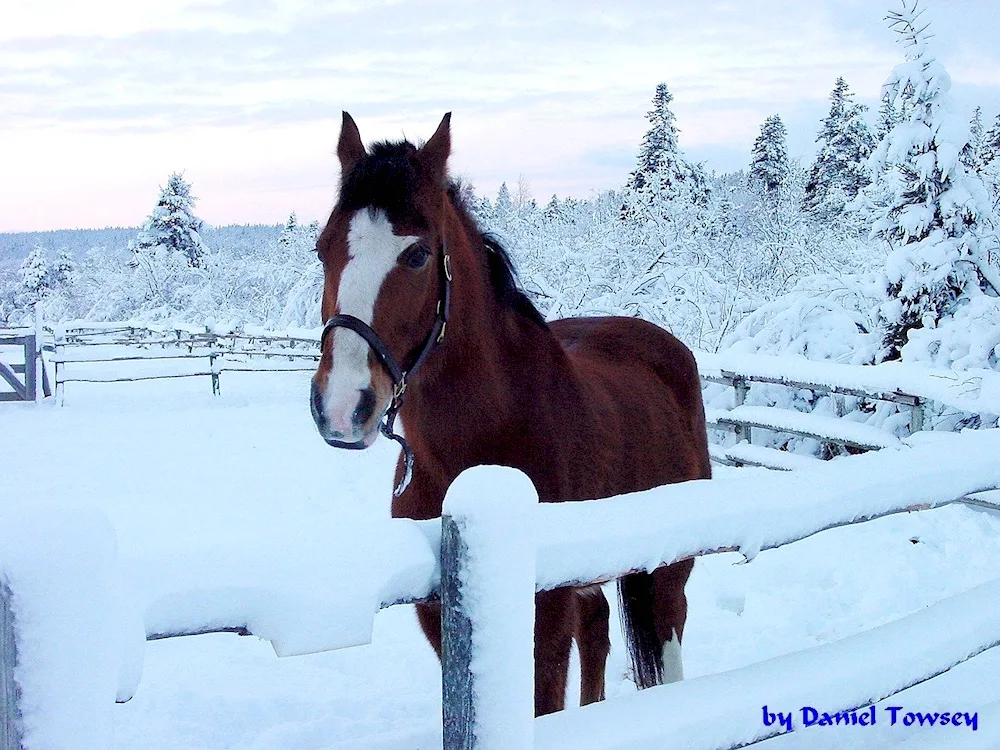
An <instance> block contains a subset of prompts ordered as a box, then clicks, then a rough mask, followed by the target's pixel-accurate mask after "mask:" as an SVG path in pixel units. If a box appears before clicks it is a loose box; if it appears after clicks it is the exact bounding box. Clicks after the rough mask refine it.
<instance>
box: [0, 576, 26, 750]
mask: <svg viewBox="0 0 1000 750" xmlns="http://www.w3.org/2000/svg"><path fill="white" fill-rule="evenodd" d="M16 664H17V639H16V637H15V634H14V612H13V609H12V608H11V593H10V586H8V584H7V581H6V580H4V579H3V578H2V577H0V750H20V747H21V715H20V711H19V709H18V692H19V691H18V689H17V684H16V683H15V682H14V666H15V665H16Z"/></svg>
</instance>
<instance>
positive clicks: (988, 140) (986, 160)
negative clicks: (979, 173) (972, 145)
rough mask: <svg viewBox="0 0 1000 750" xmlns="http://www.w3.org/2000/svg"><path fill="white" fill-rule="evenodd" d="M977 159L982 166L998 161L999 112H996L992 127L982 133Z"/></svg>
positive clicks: (999, 142) (999, 155)
mask: <svg viewBox="0 0 1000 750" xmlns="http://www.w3.org/2000/svg"><path fill="white" fill-rule="evenodd" d="M978 160H979V163H980V164H981V165H982V166H983V167H987V166H990V165H992V164H993V163H994V162H998V161H1000V113H998V114H997V119H996V121H995V122H994V123H993V127H991V128H990V129H989V130H987V131H986V132H985V133H983V136H982V138H981V139H980V141H979V155H978ZM998 166H1000V164H998Z"/></svg>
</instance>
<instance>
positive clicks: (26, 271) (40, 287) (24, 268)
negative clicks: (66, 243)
mask: <svg viewBox="0 0 1000 750" xmlns="http://www.w3.org/2000/svg"><path fill="white" fill-rule="evenodd" d="M20 276H21V290H22V292H23V294H24V295H25V301H26V302H27V303H28V304H29V305H32V304H34V303H35V302H38V301H39V300H40V299H42V297H44V296H45V295H46V294H48V292H49V290H50V289H51V288H52V274H51V272H50V271H49V264H48V261H46V260H45V253H44V251H43V250H42V248H40V247H36V248H35V249H34V250H32V251H31V252H30V253H28V257H27V258H25V259H24V261H23V262H22V263H21V268H20Z"/></svg>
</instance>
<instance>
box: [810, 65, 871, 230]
mask: <svg viewBox="0 0 1000 750" xmlns="http://www.w3.org/2000/svg"><path fill="white" fill-rule="evenodd" d="M864 112H865V108H864V106H863V105H860V104H856V103H855V102H854V101H853V100H852V94H851V92H850V89H849V88H848V86H847V82H846V81H844V79H843V78H838V79H837V82H836V83H835V84H834V87H833V91H832V92H831V94H830V113H829V114H828V115H827V116H826V119H824V120H823V127H822V128H821V129H820V131H819V135H818V136H817V137H816V142H817V143H819V144H820V147H819V152H818V153H817V154H816V161H815V162H814V163H813V166H812V168H811V169H810V170H809V179H808V182H807V183H806V188H805V200H804V201H803V208H804V209H805V210H806V211H807V212H808V213H811V214H812V215H814V216H816V217H817V218H819V219H823V220H826V221H830V220H832V219H835V218H836V217H838V216H839V215H840V214H842V213H843V211H844V206H845V204H846V203H847V202H849V201H851V200H853V199H854V197H855V196H856V195H857V194H858V192H859V191H860V190H861V188H863V187H864V186H865V185H867V184H868V183H869V182H870V181H871V179H870V177H869V174H868V170H867V168H866V163H867V161H868V157H869V156H871V153H872V150H873V149H874V148H875V138H874V136H872V133H871V130H870V129H869V128H868V123H866V122H865V119H864Z"/></svg>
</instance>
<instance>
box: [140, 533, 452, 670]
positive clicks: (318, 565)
mask: <svg viewBox="0 0 1000 750" xmlns="http://www.w3.org/2000/svg"><path fill="white" fill-rule="evenodd" d="M124 565H125V568H126V570H127V571H128V576H129V579H130V582H131V583H132V585H133V587H134V589H135V591H136V592H137V597H139V601H141V602H142V606H143V611H144V612H145V628H146V633H147V634H148V635H164V634H171V633H192V632H198V631H206V630H212V629H220V628H226V627H245V628H246V629H247V630H249V631H250V632H251V633H253V634H254V635H256V636H259V637H261V638H265V639H267V640H269V641H271V645H272V646H273V647H274V651H275V653H276V654H277V655H278V656H292V655H297V654H311V653H316V652H319V651H328V650H331V649H337V648H346V647H348V646H358V645H361V644H364V643H369V642H370V641H371V634H372V626H373V621H374V618H375V614H376V613H377V612H378V610H379V609H380V608H381V607H382V606H383V605H388V604H392V603H395V602H398V601H413V600H416V599H422V598H424V597H426V596H428V595H429V594H430V593H431V591H432V590H433V589H434V588H435V587H436V584H437V579H438V576H439V573H438V555H437V548H432V547H431V545H430V544H429V540H428V537H427V535H425V534H424V533H423V532H422V531H421V529H420V525H419V524H418V523H417V522H415V521H409V520H404V519H388V518H387V519H384V520H380V521H353V522H352V521H347V522H345V523H343V524H339V525H338V526H337V528H336V530H335V532H333V533H331V530H329V529H324V530H323V532H322V533H321V534H317V533H316V530H313V529H302V530H301V532H300V534H299V535H298V536H297V538H296V541H295V543H294V544H289V539H287V538H282V537H278V538H274V539H269V538H266V537H264V538H261V539H258V540H256V541H255V542H254V543H253V544H252V545H248V544H247V543H246V541H245V540H239V541H237V542H233V541H229V540H225V539H223V540H221V541H213V542H211V543H209V544H206V545H204V546H193V545H192V546H190V547H188V548H187V549H184V550H182V551H180V552H178V551H175V550H170V551H163V552H161V553H160V554H149V553H148V552H147V553H144V554H142V555H141V557H138V558H136V559H131V560H126V561H125V563H124ZM348 571H350V574H349V575H348V574H347V572H348Z"/></svg>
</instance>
